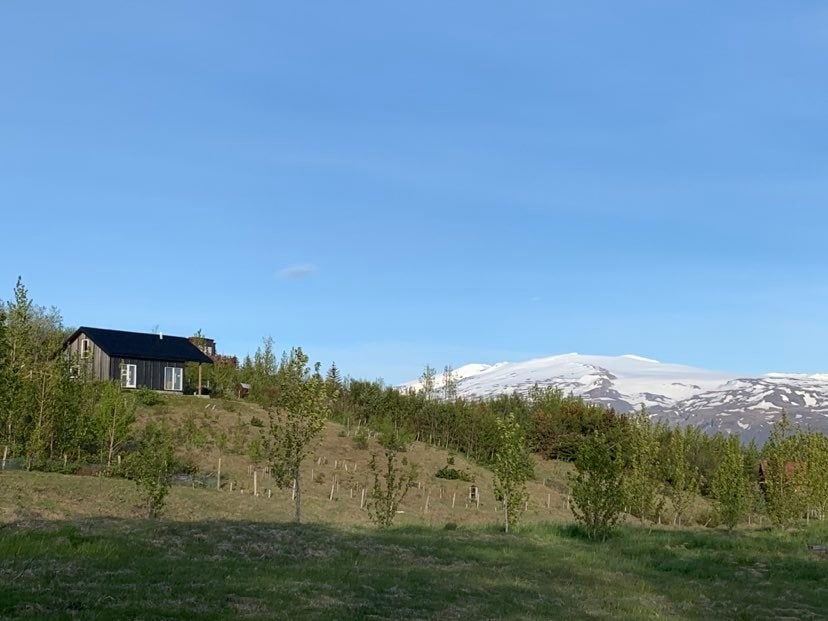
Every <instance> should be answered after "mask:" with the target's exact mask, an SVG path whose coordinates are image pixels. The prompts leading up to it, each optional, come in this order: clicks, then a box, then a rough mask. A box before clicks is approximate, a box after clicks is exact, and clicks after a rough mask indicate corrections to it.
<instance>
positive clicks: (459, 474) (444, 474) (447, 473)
mask: <svg viewBox="0 0 828 621" xmlns="http://www.w3.org/2000/svg"><path fill="white" fill-rule="evenodd" d="M434 476H435V477H437V478H438V479H448V480H450V481H468V482H471V481H473V480H474V477H472V475H471V474H469V473H468V472H466V471H465V470H458V469H457V468H452V467H451V466H443V467H442V468H440V469H439V470H438V471H437V472H436V473H435V475H434Z"/></svg>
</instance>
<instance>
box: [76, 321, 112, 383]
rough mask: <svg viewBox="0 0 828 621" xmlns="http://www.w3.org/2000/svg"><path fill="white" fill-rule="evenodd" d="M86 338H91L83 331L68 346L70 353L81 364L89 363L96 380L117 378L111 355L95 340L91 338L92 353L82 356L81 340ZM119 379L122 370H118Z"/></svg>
mask: <svg viewBox="0 0 828 621" xmlns="http://www.w3.org/2000/svg"><path fill="white" fill-rule="evenodd" d="M85 338H89V337H88V336H86V335H85V334H84V333H83V332H81V333H80V334H78V336H77V338H75V340H74V341H72V342H71V343H69V345H68V347H67V348H66V349H67V351H68V352H69V354H70V355H71V356H72V358H73V359H76V360H78V361H79V362H80V363H81V364H87V365H89V366H88V369H89V370H90V371H91V372H92V377H94V378H95V379H96V380H102V381H106V380H110V379H116V378H115V376H113V375H111V373H110V370H111V368H112V367H111V361H110V359H109V355H108V354H107V353H106V352H105V351H104V350H102V349H101V348H100V347H98V346H97V344H96V343H95V341H93V340H92V339H89V342H90V343H91V345H92V347H91V350H90V353H91V355H90V356H89V357H88V358H81V357H80V348H81V341H82V340H83V339H85ZM117 377H118V379H120V377H121V372H120V370H119V371H118V376H117Z"/></svg>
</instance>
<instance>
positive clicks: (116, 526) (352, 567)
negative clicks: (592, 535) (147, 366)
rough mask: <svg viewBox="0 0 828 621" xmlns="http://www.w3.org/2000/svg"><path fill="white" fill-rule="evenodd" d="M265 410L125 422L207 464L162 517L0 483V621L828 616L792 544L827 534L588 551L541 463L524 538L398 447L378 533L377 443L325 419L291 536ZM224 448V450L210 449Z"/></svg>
mask: <svg viewBox="0 0 828 621" xmlns="http://www.w3.org/2000/svg"><path fill="white" fill-rule="evenodd" d="M262 415H263V413H262V412H261V411H260V410H258V409H257V408H255V407H254V406H251V405H249V404H245V403H238V402H221V401H207V402H205V401H204V400H198V399H186V398H178V399H174V398H168V399H167V401H166V403H165V404H164V405H162V406H155V407H153V408H145V409H143V410H142V411H141V418H142V419H144V420H146V419H149V418H158V419H164V420H167V421H170V422H172V423H173V425H174V426H175V427H176V428H179V429H183V428H185V427H188V428H191V429H193V430H195V431H196V436H197V437H193V438H191V439H190V440H188V441H186V442H182V443H181V445H180V447H179V456H182V457H187V458H188V459H189V460H190V461H192V462H194V463H196V464H197V465H198V467H199V468H200V470H201V471H202V473H204V474H207V475H209V474H211V473H213V474H214V471H215V469H216V466H217V462H218V459H219V457H221V459H222V472H223V477H222V480H223V485H222V487H221V489H220V490H219V489H216V488H215V486H214V484H213V486H211V487H207V488H203V487H193V486H189V485H176V486H174V487H173V488H172V491H171V493H170V496H169V501H168V505H167V507H166V509H165V512H164V519H162V520H160V521H148V520H144V519H142V513H143V510H142V508H141V506H140V499H139V497H138V494H137V491H136V489H135V486H134V484H133V483H131V482H130V481H127V480H123V479H114V478H105V477H97V476H69V475H64V474H57V473H42V472H25V471H6V472H3V473H2V474H0V619H72V618H78V619H193V618H199V619H226V618H246V619H283V618H287V619H556V618H561V619H665V618H669V619H821V618H828V560H826V559H825V558H823V557H820V556H817V555H816V554H815V553H814V552H812V551H810V550H809V549H808V547H807V544H814V543H822V544H824V543H826V542H828V526H826V525H823V524H816V525H814V524H812V525H811V526H810V527H809V528H808V529H802V530H797V531H791V532H773V531H769V530H764V529H761V528H750V529H743V530H740V531H737V532H736V533H732V534H731V533H727V532H724V531H721V530H713V529H704V528H701V527H698V526H696V527H693V528H688V529H671V528H667V527H665V528H654V529H652V530H648V529H646V528H644V527H640V526H636V525H634V524H628V525H625V526H623V527H621V528H620V529H619V531H618V534H617V535H616V536H614V537H613V538H612V539H610V540H609V541H607V542H606V543H603V544H595V543H590V542H588V541H585V540H584V539H583V538H581V537H580V536H579V535H578V533H577V530H576V529H574V528H573V526H572V524H571V513H570V512H569V511H568V510H567V509H566V490H565V487H566V486H565V481H566V473H567V472H568V471H569V466H567V465H565V464H557V463H550V462H540V461H539V462H538V463H537V469H536V475H537V476H536V480H534V481H532V482H531V483H530V485H529V491H530V502H529V508H528V512H527V514H526V518H525V520H524V526H523V527H522V528H521V529H520V530H519V532H518V533H516V534H513V535H508V536H507V535H505V534H503V533H502V532H500V527H499V524H500V522H501V520H502V514H501V513H500V512H499V511H498V507H497V506H496V503H495V502H494V501H493V498H492V491H491V490H492V487H491V473H490V472H489V471H487V470H486V469H485V468H482V467H480V466H479V465H476V464H473V463H468V462H466V461H465V460H463V459H462V457H460V456H450V455H449V454H448V453H446V452H445V451H440V450H438V449H435V448H433V447H429V446H427V445H424V444H422V443H414V444H413V445H412V446H411V447H409V449H408V451H407V453H406V455H407V457H408V459H410V460H411V461H412V462H414V463H416V464H417V465H418V469H419V473H420V475H419V481H418V486H417V487H416V488H412V489H411V490H410V493H409V496H408V498H407V499H406V501H405V503H404V504H403V507H402V509H403V511H404V512H403V513H402V514H400V515H399V516H398V520H397V526H395V527H394V528H393V529H391V530H389V531H386V532H380V531H377V530H376V529H375V528H373V527H372V526H371V525H370V522H369V520H368V516H367V513H366V512H365V510H364V509H360V494H361V490H362V489H363V488H364V487H365V486H366V485H367V484H369V482H370V477H369V476H368V469H367V463H368V460H369V459H370V455H371V452H372V451H375V450H377V448H378V447H377V445H376V443H375V441H374V440H371V441H370V442H369V444H368V447H367V448H359V447H358V446H357V444H356V443H355V442H354V441H353V429H349V428H347V427H342V426H340V425H336V424H329V425H328V426H327V427H326V429H325V431H324V433H323V435H322V438H321V440H320V443H319V445H318V446H317V449H316V452H315V455H314V456H313V458H310V459H308V460H307V463H306V464H305V468H304V471H303V478H304V480H305V485H304V486H303V488H304V489H303V513H304V516H305V520H306V522H307V523H306V524H303V525H301V526H296V525H293V524H290V523H289V520H290V519H291V516H292V503H291V498H290V491H289V490H278V489H275V488H272V480H271V479H269V478H268V477H267V476H266V474H264V472H263V471H262V468H263V464H261V463H253V462H252V461H251V458H250V457H249V455H247V454H246V450H245V447H247V446H249V444H250V442H251V441H252V440H253V439H254V438H255V437H256V435H257V434H258V433H260V430H259V428H257V427H252V426H251V425H250V422H251V420H252V419H253V417H259V418H261V417H262ZM221 433H225V434H227V435H228V436H232V437H234V438H235V440H233V442H235V443H236V444H237V446H236V447H235V448H234V447H232V446H228V447H225V448H224V450H223V451H221V452H219V450H218V449H217V448H216V446H215V442H214V441H213V440H214V439H215V437H217V436H218V435H219V434H221ZM450 458H451V459H453V460H454V467H456V468H459V469H463V470H466V471H467V472H469V473H470V474H471V475H472V476H473V477H474V482H475V484H477V485H478V486H479V487H480V490H481V492H482V501H481V503H480V506H479V507H478V506H477V504H476V503H470V502H468V489H469V483H467V482H462V481H446V480H442V479H437V478H435V477H434V474H435V473H436V471H437V470H438V469H439V468H441V467H442V466H444V465H446V463H447V462H448V460H449V459H450ZM252 470H256V471H257V473H258V475H257V480H258V482H259V489H260V495H259V496H258V497H254V496H253V495H252V494H251V487H252V474H251V471H252ZM213 481H214V479H213ZM231 482H232V487H233V491H231V490H230V487H231ZM268 490H270V491H271V497H268V493H267V492H268ZM332 491H333V494H332V493H331V492H332ZM452 501H454V507H452ZM426 502H428V509H427V510H426ZM708 511H709V507H704V506H702V507H699V514H700V515H702V516H703V515H704V514H705V513H706V512H708ZM698 519H699V521H703V518H698ZM447 524H450V525H451V526H452V528H450V529H447V528H445V527H446V525H447Z"/></svg>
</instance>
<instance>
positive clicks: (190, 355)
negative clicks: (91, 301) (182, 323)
mask: <svg viewBox="0 0 828 621" xmlns="http://www.w3.org/2000/svg"><path fill="white" fill-rule="evenodd" d="M81 333H83V334H85V335H86V336H87V337H88V338H90V339H92V341H93V342H94V343H95V345H97V346H98V347H100V348H101V349H102V350H104V351H105V352H106V353H107V354H109V355H110V356H116V357H118V358H141V359H144V360H169V361H170V362H203V363H207V364H212V362H213V361H212V360H211V359H210V358H209V357H208V356H207V355H205V354H204V353H203V352H202V351H201V350H200V349H199V348H198V347H196V346H195V345H193V344H192V343H191V342H190V341H189V340H187V339H186V338H184V337H183V336H167V335H166V334H164V335H163V336H162V335H160V334H146V333H144V332H124V331H123V330H107V329H104V328H90V327H88V326H82V327H80V328H78V329H77V330H75V332H74V333H73V334H72V336H70V337H69V338H68V339H67V341H66V342H67V343H71V342H72V341H74V340H75V339H76V338H77V337H78V335H79V334H81Z"/></svg>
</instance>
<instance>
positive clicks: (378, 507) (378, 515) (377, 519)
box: [367, 431, 417, 528]
mask: <svg viewBox="0 0 828 621" xmlns="http://www.w3.org/2000/svg"><path fill="white" fill-rule="evenodd" d="M383 446H384V447H385V464H384V467H383V466H380V464H379V463H378V462H377V456H376V455H372V456H371V461H370V462H369V464H368V468H369V469H370V471H371V474H372V475H373V478H374V485H373V487H372V489H371V494H370V500H369V501H368V506H367V509H368V516H369V517H370V518H371V521H372V522H374V523H375V524H376V525H377V526H379V527H380V528H388V527H389V526H391V525H392V524H393V522H394V518H395V517H396V515H397V508H398V507H399V506H400V503H402V501H403V499H404V498H405V495H406V494H407V493H408V489H409V487H410V486H411V483H412V482H413V481H414V480H415V479H416V478H417V471H416V468H415V467H414V466H413V465H411V464H409V463H408V460H407V459H406V458H405V457H403V458H402V460H400V462H398V461H397V457H398V454H399V449H398V448H397V447H399V446H403V447H404V446H405V439H404V438H401V437H400V436H399V435H398V434H397V433H395V432H393V431H392V432H389V433H387V434H385V438H384V442H383Z"/></svg>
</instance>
